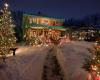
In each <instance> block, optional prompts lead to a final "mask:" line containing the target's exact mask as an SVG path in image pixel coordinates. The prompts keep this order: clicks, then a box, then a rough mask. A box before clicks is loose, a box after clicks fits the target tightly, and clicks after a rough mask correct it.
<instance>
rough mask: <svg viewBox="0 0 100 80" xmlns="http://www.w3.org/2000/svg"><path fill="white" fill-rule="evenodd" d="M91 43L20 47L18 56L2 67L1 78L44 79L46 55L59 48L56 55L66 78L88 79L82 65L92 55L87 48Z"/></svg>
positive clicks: (0, 79) (12, 57)
mask: <svg viewBox="0 0 100 80" xmlns="http://www.w3.org/2000/svg"><path fill="white" fill-rule="evenodd" d="M91 45H93V44H91V43H87V42H72V43H67V44H64V45H61V46H58V47H57V46H49V47H20V48H19V49H18V50H17V51H16V56H9V57H8V58H7V59H6V66H5V67H4V68H0V80H42V75H43V66H44V64H45V60H46V55H47V54H48V53H49V52H50V50H51V49H52V48H55V49H56V50H57V53H56V56H57V59H58V61H59V63H60V65H61V68H62V71H63V72H64V76H65V80H86V74H87V72H85V71H84V70H83V69H82V68H81V67H82V63H83V62H84V59H85V58H87V57H88V56H89V55H90V54H89V52H88V50H87V48H89V47H91Z"/></svg>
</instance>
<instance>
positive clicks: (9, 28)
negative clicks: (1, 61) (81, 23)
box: [0, 3, 16, 56]
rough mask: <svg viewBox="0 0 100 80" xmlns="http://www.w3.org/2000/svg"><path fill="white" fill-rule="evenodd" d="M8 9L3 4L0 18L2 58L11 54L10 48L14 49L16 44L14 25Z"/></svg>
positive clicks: (6, 5) (0, 49)
mask: <svg viewBox="0 0 100 80" xmlns="http://www.w3.org/2000/svg"><path fill="white" fill-rule="evenodd" d="M8 7H9V6H8V4H7V3H4V4H3V9H2V10H1V12H2V15H1V16H0V55H2V56H3V55H7V54H9V53H11V50H10V48H13V47H15V44H16V37H15V35H14V34H15V32H14V27H15V25H14V24H13V20H12V17H11V12H10V11H9V9H8Z"/></svg>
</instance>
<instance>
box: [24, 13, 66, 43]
mask: <svg viewBox="0 0 100 80" xmlns="http://www.w3.org/2000/svg"><path fill="white" fill-rule="evenodd" d="M63 23H64V19H56V18H51V17H47V16H39V15H38V16H37V15H28V14H24V15H23V32H24V39H25V40H26V43H29V44H31V45H37V44H39V45H40V44H43V45H44V44H48V43H57V44H58V43H60V39H61V33H62V32H65V30H66V29H65V28H64V26H62V25H63Z"/></svg>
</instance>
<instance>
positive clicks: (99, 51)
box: [83, 45, 100, 77]
mask: <svg viewBox="0 0 100 80" xmlns="http://www.w3.org/2000/svg"><path fill="white" fill-rule="evenodd" d="M98 46H99V47H98ZM89 51H90V52H91V57H90V58H89V59H87V60H86V61H85V64H84V67H83V68H84V69H85V70H86V71H88V72H91V71H95V72H96V74H97V76H99V77H100V45H96V46H95V47H94V49H90V50H89Z"/></svg>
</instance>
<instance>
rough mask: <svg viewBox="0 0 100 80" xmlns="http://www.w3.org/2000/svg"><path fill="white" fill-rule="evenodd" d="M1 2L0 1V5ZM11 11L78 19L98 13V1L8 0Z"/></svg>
mask: <svg viewBox="0 0 100 80" xmlns="http://www.w3.org/2000/svg"><path fill="white" fill-rule="evenodd" d="M1 3H2V0H0V5H1ZM9 4H10V9H11V10H20V11H24V12H28V13H37V12H39V11H40V12H42V13H44V14H46V15H49V16H52V17H58V18H66V19H70V18H76V19H80V18H83V17H84V16H86V15H91V14H95V13H100V0H9Z"/></svg>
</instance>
